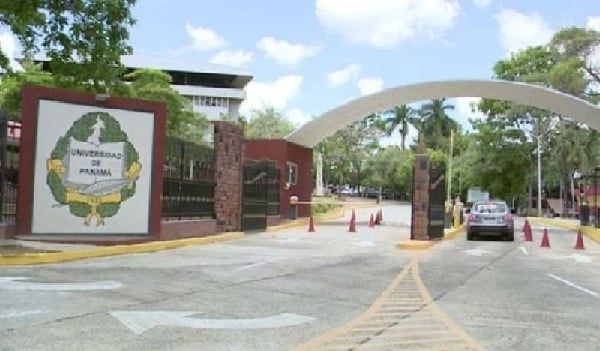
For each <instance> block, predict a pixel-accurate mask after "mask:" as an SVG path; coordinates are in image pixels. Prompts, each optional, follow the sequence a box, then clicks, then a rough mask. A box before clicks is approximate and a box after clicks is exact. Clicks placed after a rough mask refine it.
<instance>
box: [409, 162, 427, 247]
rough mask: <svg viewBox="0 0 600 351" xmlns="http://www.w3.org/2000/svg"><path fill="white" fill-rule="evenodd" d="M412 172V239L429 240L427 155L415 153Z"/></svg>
mask: <svg viewBox="0 0 600 351" xmlns="http://www.w3.org/2000/svg"><path fill="white" fill-rule="evenodd" d="M414 167H415V169H414V173H413V199H412V223H411V233H410V238H411V239H412V240H429V233H428V227H429V155H427V154H417V155H415V166H414Z"/></svg>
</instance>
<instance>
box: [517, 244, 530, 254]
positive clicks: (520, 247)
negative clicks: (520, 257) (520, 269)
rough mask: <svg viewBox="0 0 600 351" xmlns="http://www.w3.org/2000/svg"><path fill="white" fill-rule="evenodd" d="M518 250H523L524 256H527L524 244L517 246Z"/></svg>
mask: <svg viewBox="0 0 600 351" xmlns="http://www.w3.org/2000/svg"><path fill="white" fill-rule="evenodd" d="M519 250H521V251H523V253H524V254H525V256H529V252H527V249H526V248H525V246H519Z"/></svg>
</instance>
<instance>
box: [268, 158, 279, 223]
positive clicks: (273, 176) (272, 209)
mask: <svg viewBox="0 0 600 351" xmlns="http://www.w3.org/2000/svg"><path fill="white" fill-rule="evenodd" d="M280 173H281V171H280V170H279V168H277V167H275V166H274V165H271V166H270V167H268V168H267V215H268V216H276V215H278V214H279V177H280Z"/></svg>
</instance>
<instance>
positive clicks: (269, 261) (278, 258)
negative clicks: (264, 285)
mask: <svg viewBox="0 0 600 351" xmlns="http://www.w3.org/2000/svg"><path fill="white" fill-rule="evenodd" d="M285 258H286V257H275V258H272V259H270V260H264V261H260V262H256V263H251V264H247V265H245V266H241V267H239V268H237V270H238V271H243V270H246V269H250V268H254V267H258V266H262V265H265V264H267V263H273V262H275V261H278V260H283V259H285Z"/></svg>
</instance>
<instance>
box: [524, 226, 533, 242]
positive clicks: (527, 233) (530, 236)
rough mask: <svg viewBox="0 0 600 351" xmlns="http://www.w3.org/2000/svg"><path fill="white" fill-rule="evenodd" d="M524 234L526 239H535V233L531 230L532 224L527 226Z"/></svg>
mask: <svg viewBox="0 0 600 351" xmlns="http://www.w3.org/2000/svg"><path fill="white" fill-rule="evenodd" d="M524 232H525V233H524V234H525V241H533V233H532V232H531V227H530V226H526V227H525V230H524Z"/></svg>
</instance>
